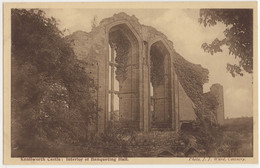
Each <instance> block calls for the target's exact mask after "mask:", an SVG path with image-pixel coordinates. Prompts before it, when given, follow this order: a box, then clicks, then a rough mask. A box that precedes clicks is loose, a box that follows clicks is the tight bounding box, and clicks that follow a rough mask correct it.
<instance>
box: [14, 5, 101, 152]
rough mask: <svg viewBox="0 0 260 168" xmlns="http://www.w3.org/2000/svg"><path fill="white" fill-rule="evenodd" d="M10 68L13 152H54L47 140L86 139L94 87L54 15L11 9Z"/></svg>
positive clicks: (35, 10) (94, 103) (92, 107)
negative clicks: (47, 15)
mask: <svg viewBox="0 0 260 168" xmlns="http://www.w3.org/2000/svg"><path fill="white" fill-rule="evenodd" d="M11 67H12V71H11V80H12V82H11V83H12V86H11V89H12V90H11V101H12V104H11V105H12V112H11V115H12V119H11V121H12V156H14V155H15V156H17V155H19V156H43V155H44V156H48V155H51V156H53V155H55V152H56V151H55V150H53V147H50V145H49V144H55V143H57V142H59V143H68V144H73V143H79V142H80V140H81V139H84V138H85V134H86V131H87V124H88V122H90V120H91V118H93V116H95V115H96V113H97V105H96V102H95V101H94V100H93V99H92V96H91V95H92V93H91V92H92V91H93V90H95V85H94V82H93V80H92V79H91V78H89V76H88V75H87V73H86V72H85V68H84V66H83V63H82V62H80V61H79V60H77V59H76V56H75V55H74V52H73V50H72V48H71V47H70V46H69V44H68V43H67V42H66V41H65V40H64V38H63V37H62V32H61V31H60V30H59V29H58V28H57V22H56V20H55V19H54V18H46V17H45V13H44V12H43V11H41V10H39V9H30V10H26V9H12V11H11ZM75 121H77V122H75ZM79 121H82V122H79ZM53 146H54V147H57V146H58V145H57V144H56V145H53ZM15 150H17V151H15ZM57 155H58V154H57Z"/></svg>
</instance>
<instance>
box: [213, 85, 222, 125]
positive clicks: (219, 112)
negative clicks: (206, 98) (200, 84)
mask: <svg viewBox="0 0 260 168" xmlns="http://www.w3.org/2000/svg"><path fill="white" fill-rule="evenodd" d="M210 92H211V93H212V94H213V95H214V96H215V97H216V98H217V102H218V106H217V109H216V118H217V122H218V124H219V125H224V120H225V116H224V96H223V86H222V85H220V84H218V83H217V84H213V85H212V86H211V87H210Z"/></svg>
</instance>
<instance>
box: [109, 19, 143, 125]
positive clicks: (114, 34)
mask: <svg viewBox="0 0 260 168" xmlns="http://www.w3.org/2000/svg"><path fill="white" fill-rule="evenodd" d="M108 43H109V48H110V51H109V63H108V66H109V73H110V72H111V75H109V79H108V80H109V82H108V83H109V88H108V101H109V102H108V104H109V105H108V115H109V117H108V119H109V120H118V121H124V122H125V121H130V122H135V124H136V126H138V124H139V123H138V122H139V111H140V110H139V101H138V100H139V43H138V40H137V38H136V35H135V34H134V33H133V31H132V30H131V29H130V28H129V26H128V25H127V24H125V23H121V24H117V25H114V26H113V27H111V28H110V29H109V31H108ZM116 83H118V85H119V86H118V89H117V90H116V89H115V88H116V87H117V86H116ZM116 96H118V102H115V101H114V100H115V97H116ZM115 103H118V112H117V114H115V113H116V111H115V108H114V107H115V105H116V104H115ZM113 115H114V116H113Z"/></svg>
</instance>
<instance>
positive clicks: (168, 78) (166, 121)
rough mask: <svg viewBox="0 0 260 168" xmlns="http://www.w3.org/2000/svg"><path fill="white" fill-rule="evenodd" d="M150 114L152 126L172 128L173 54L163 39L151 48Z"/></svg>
mask: <svg viewBox="0 0 260 168" xmlns="http://www.w3.org/2000/svg"><path fill="white" fill-rule="evenodd" d="M149 60H150V75H149V76H150V114H151V116H152V117H151V126H152V128H153V127H155V128H172V122H173V120H172V99H173V98H172V65H171V54H170V51H169V49H168V48H167V47H166V45H165V43H164V42H163V41H162V40H157V41H155V42H154V43H152V45H150V48H149Z"/></svg>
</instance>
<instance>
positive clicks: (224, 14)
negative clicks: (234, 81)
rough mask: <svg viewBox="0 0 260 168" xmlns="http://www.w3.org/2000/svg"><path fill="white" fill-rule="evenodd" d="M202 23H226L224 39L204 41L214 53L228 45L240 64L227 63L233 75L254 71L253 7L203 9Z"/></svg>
mask: <svg viewBox="0 0 260 168" xmlns="http://www.w3.org/2000/svg"><path fill="white" fill-rule="evenodd" d="M199 22H200V24H203V25H204V26H205V27H206V26H215V25H216V24H217V23H218V22H222V23H224V24H225V25H226V30H225V31H224V32H223V33H224V35H225V38H224V39H221V40H219V39H218V38H216V39H215V40H214V41H213V42H212V43H211V44H208V43H203V44H202V46H201V47H202V48H203V49H204V51H205V52H208V53H210V54H211V55H213V54H214V53H217V52H222V49H221V47H222V46H223V45H226V46H228V49H229V54H232V55H234V56H235V58H238V59H239V64H238V65H237V64H234V65H231V64H229V63H228V64H227V70H228V71H229V72H230V73H231V75H232V76H233V77H235V76H236V75H240V76H243V72H244V71H245V72H247V73H253V10H252V9H201V10H200V18H199Z"/></svg>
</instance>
